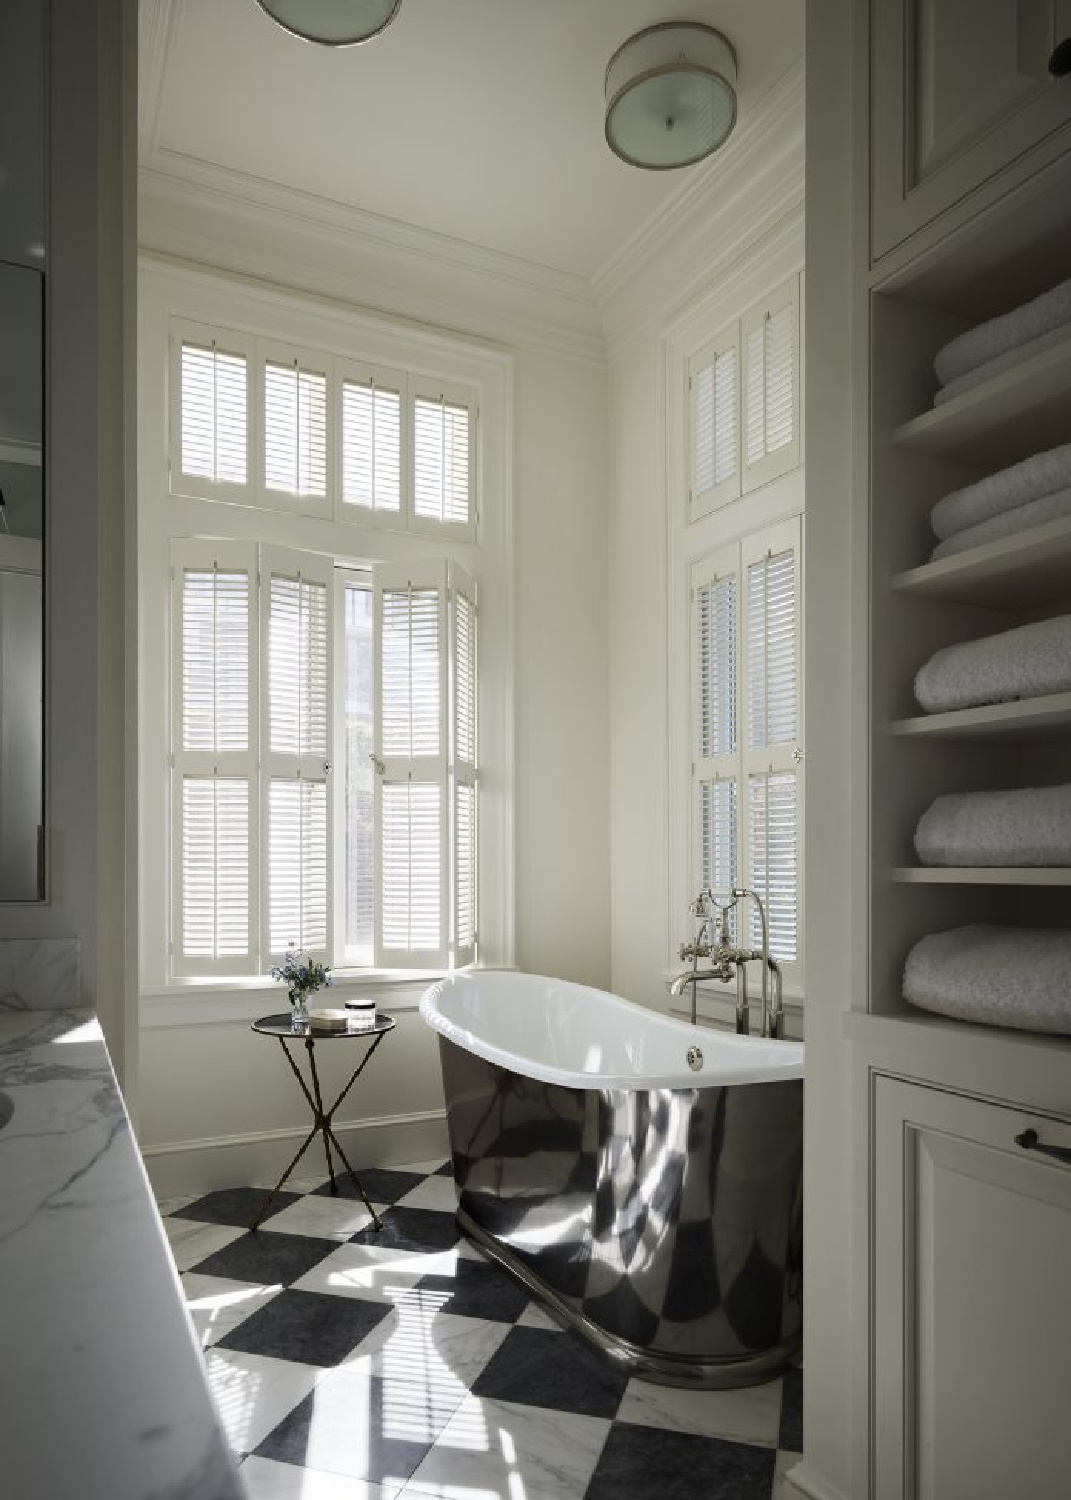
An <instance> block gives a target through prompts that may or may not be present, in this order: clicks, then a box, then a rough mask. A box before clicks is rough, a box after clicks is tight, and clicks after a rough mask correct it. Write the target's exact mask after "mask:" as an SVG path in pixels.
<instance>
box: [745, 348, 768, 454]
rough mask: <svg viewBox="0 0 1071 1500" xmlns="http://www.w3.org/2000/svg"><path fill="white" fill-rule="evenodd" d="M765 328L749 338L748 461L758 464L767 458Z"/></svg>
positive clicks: (747, 397)
mask: <svg viewBox="0 0 1071 1500" xmlns="http://www.w3.org/2000/svg"><path fill="white" fill-rule="evenodd" d="M764 343H765V335H764V332H763V328H762V327H759V328H753V329H752V330H751V332H750V333H749V334H748V336H747V396H746V400H747V461H748V463H749V464H757V463H759V462H760V461H761V460H762V459H763V458H765V457H766V372H765V368H764V360H763V348H764Z"/></svg>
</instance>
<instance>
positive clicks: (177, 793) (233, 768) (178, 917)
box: [168, 540, 259, 976]
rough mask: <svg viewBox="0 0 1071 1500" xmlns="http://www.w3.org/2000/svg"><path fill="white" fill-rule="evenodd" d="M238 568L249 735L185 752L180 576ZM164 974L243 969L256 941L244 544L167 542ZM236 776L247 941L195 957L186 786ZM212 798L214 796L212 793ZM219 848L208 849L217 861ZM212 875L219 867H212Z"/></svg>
mask: <svg viewBox="0 0 1071 1500" xmlns="http://www.w3.org/2000/svg"><path fill="white" fill-rule="evenodd" d="M213 567H218V569H219V571H221V572H235V573H238V572H241V573H244V574H245V575H246V577H247V579H248V595H247V599H248V607H247V617H246V664H247V674H248V678H247V704H248V709H247V714H248V733H247V741H246V748H245V749H244V750H222V751H220V750H207V749H199V750H187V749H186V748H185V745H184V739H183V734H182V722H183V703H184V696H183V666H184V643H183V633H184V611H183V598H184V587H185V578H186V574H187V573H188V572H190V571H194V572H204V571H211V570H212V569H213ZM171 574H172V580H171V683H170V699H171V715H170V717H171V744H170V749H171V755H170V760H171V820H170V827H171V849H170V859H169V861H168V867H169V869H170V871H171V950H172V951H171V964H170V967H171V971H172V973H174V974H175V975H178V976H192V975H214V974H248V973H249V972H250V970H251V969H252V968H253V967H254V965H255V962H256V955H257V952H258V946H259V931H258V908H257V901H256V886H257V872H258V859H259V824H258V818H257V805H256V785H257V754H258V727H259V721H258V694H257V687H258V682H257V637H256V576H257V557H256V547H255V545H254V544H252V543H248V542H226V541H220V542H210V541H208V542H205V541H185V540H183V541H174V542H172V544H171ZM209 780H218V781H219V782H234V781H243V782H244V783H245V787H246V807H247V830H248V832H247V860H246V889H247V901H246V907H245V919H246V933H247V944H246V948H245V950H244V951H243V952H241V953H235V954H231V955H229V956H224V957H219V956H216V955H212V956H207V955H206V956H203V957H197V956H195V955H188V954H187V952H186V927H187V923H186V913H185V906H184V879H183V873H184V862H183V856H184V849H185V838H184V810H185V806H186V799H185V792H184V789H185V787H186V784H187V783H193V782H206V781H209ZM217 795H218V794H217ZM217 855H218V850H217V851H216V853H214V854H213V856H212V857H213V860H215V859H216V858H217ZM217 874H218V872H217Z"/></svg>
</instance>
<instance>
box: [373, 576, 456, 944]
mask: <svg viewBox="0 0 1071 1500" xmlns="http://www.w3.org/2000/svg"><path fill="white" fill-rule="evenodd" d="M447 640H448V636H447V581H446V565H445V563H443V562H430V563H425V564H422V565H419V566H414V567H409V568H407V567H405V566H404V565H403V566H394V567H385V568H382V569H379V570H377V573H376V618H375V643H376V644H375V651H376V728H375V734H376V750H375V759H376V772H377V776H376V869H377V873H378V879H377V885H376V921H375V930H376V962H377V964H379V965H380V966H383V967H388V968H405V967H423V968H430V967H439V966H445V964H446V962H447V958H448V953H449V942H450V906H449V886H450V863H449V858H448V852H449V832H450V804H449V795H448V794H449V785H448V783H449V738H448V727H449V726H448V718H449V701H450V700H449V680H448V670H447V663H448V648H447Z"/></svg>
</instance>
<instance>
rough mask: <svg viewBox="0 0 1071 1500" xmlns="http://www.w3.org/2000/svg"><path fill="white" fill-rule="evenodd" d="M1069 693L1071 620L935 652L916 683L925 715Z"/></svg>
mask: <svg viewBox="0 0 1071 1500" xmlns="http://www.w3.org/2000/svg"><path fill="white" fill-rule="evenodd" d="M1068 691H1071V615H1057V616H1056V618H1055V619H1052V620H1039V621H1037V623H1036V624H1033V625H1018V626H1016V628H1015V629H1014V630H1002V631H1000V633H999V634H997V635H984V636H982V637H981V638H980V639H979V640H975V641H960V642H958V643H957V644H956V645H955V646H945V647H943V648H942V649H941V650H940V651H935V652H934V654H933V656H931V657H930V659H929V661H928V662H927V663H926V665H925V666H924V667H922V668H921V669H920V670H919V672H918V675H917V676H916V678H915V697H916V698H917V699H918V701H919V705H920V707H921V708H923V709H925V710H926V712H927V713H931V714H932V713H944V712H946V711H948V710H950V709H955V708H975V707H977V706H978V705H979V704H982V703H1010V702H1011V701H1012V700H1013V699H1014V698H1037V697H1040V696H1043V695H1044V694H1046V693H1065V692H1068Z"/></svg>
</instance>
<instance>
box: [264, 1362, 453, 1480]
mask: <svg viewBox="0 0 1071 1500" xmlns="http://www.w3.org/2000/svg"><path fill="white" fill-rule="evenodd" d="M328 1380H330V1377H328ZM369 1385H370V1388H371V1389H370V1398H371V1400H370V1406H369V1409H368V1410H364V1409H360V1410H357V1409H353V1408H352V1407H351V1408H350V1409H349V1410H346V1409H345V1408H343V1409H342V1410H332V1409H331V1405H330V1403H331V1402H332V1393H331V1388H330V1386H329V1385H327V1384H324V1385H321V1386H318V1387H317V1389H316V1390H314V1391H312V1392H311V1393H310V1394H309V1395H308V1396H306V1398H305V1399H304V1401H302V1402H301V1404H300V1405H299V1406H296V1407H295V1408H294V1410H293V1411H292V1412H290V1414H289V1415H288V1416H286V1417H284V1418H283V1420H282V1421H281V1422H280V1423H279V1425H278V1427H276V1428H275V1429H274V1430H273V1431H272V1432H269V1434H268V1436H267V1437H266V1438H265V1439H264V1441H263V1442H262V1443H261V1444H260V1446H259V1448H257V1449H256V1454H257V1457H258V1458H274V1459H276V1460H278V1461H279V1462H281V1463H288V1464H308V1465H309V1466H310V1467H316V1466H317V1465H320V1466H323V1467H328V1466H329V1467H330V1469H331V1470H332V1471H333V1472H334V1473H337V1474H351V1475H359V1476H360V1477H361V1478H362V1479H366V1480H369V1481H370V1482H371V1483H373V1484H376V1483H379V1482H381V1481H384V1480H401V1481H404V1480H406V1479H408V1478H409V1476H410V1475H411V1474H412V1472H413V1470H414V1469H415V1468H416V1467H417V1465H418V1464H419V1463H420V1462H421V1461H422V1459H423V1458H424V1457H425V1456H426V1455H427V1454H428V1453H429V1452H430V1450H431V1443H430V1441H428V1442H425V1441H413V1440H410V1439H407V1438H405V1437H403V1436H400V1435H398V1426H399V1421H398V1414H397V1413H396V1412H395V1413H391V1412H388V1411H386V1410H385V1404H386V1403H385V1397H384V1387H383V1382H382V1381H380V1380H377V1379H373V1380H371V1381H370V1382H369ZM341 1395H342V1398H343V1400H344V1399H345V1389H344V1388H343V1389H342V1391H341ZM314 1418H315V1421H316V1426H317V1448H316V1450H315V1451H314V1452H312V1453H310V1452H309V1442H310V1436H311V1429H312V1424H313V1420H314ZM392 1428H393V1429H394V1430H393V1431H392V1430H391V1429H392ZM325 1450H327V1451H325Z"/></svg>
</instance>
